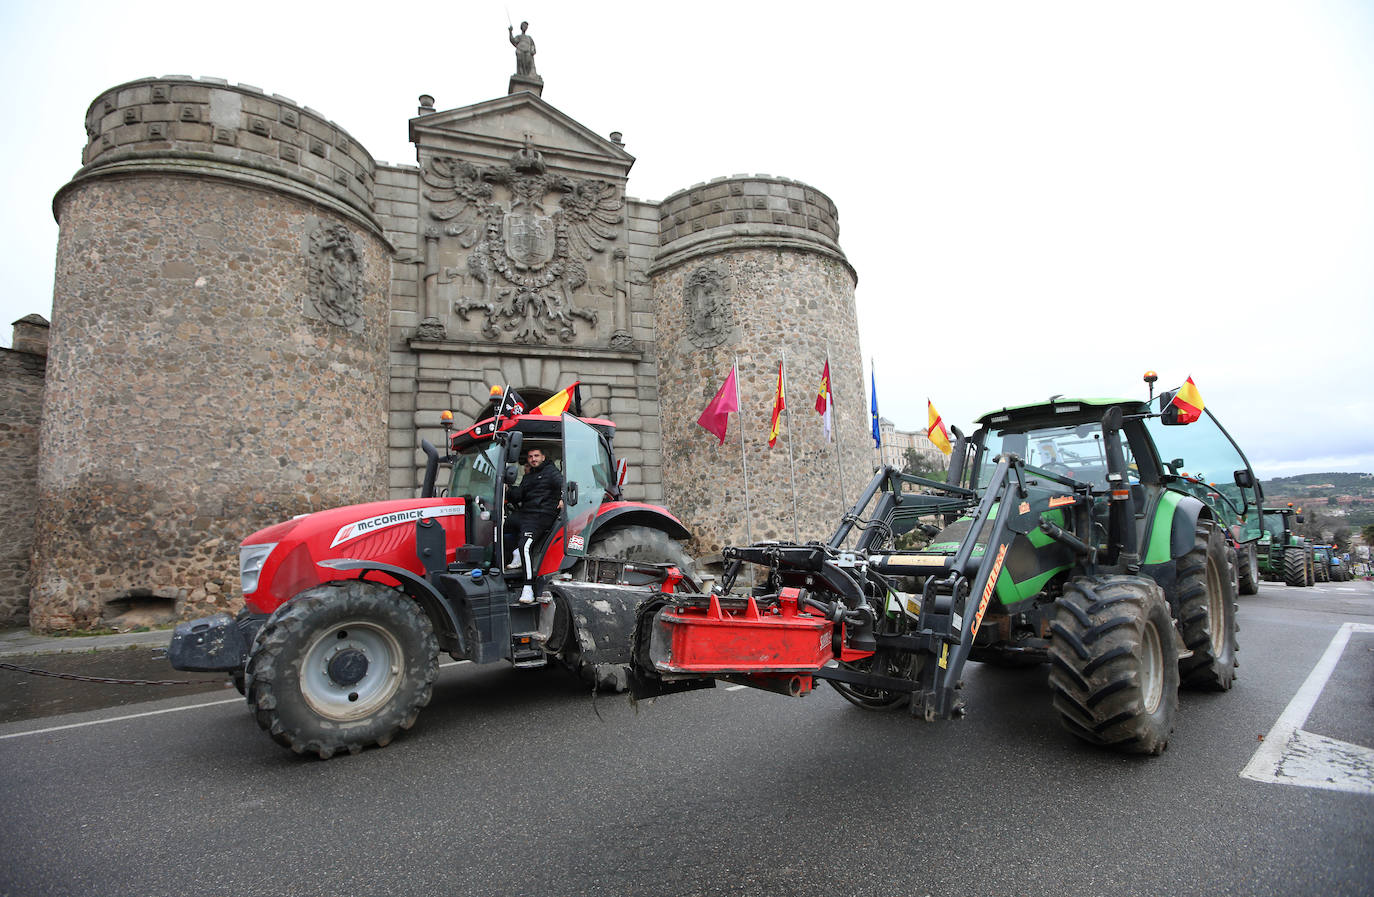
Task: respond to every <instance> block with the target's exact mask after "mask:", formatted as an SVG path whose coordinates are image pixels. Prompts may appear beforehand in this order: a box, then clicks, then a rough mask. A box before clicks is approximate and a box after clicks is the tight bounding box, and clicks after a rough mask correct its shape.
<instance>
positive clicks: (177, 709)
mask: <svg viewBox="0 0 1374 897" xmlns="http://www.w3.org/2000/svg"><path fill="white" fill-rule="evenodd" d="M242 700H243V698H225V699H224V700H222V701H206V702H205V703H204V704H187V705H186V706H185V707H167V708H165V709H163V710H148V711H145V712H143V713H129V714H126V715H124V716H112V717H110V718H109V719H93V720H90V721H88V722H84V723H68V724H67V725H65V726H49V727H48V728H46V729H30V730H29V731H27V732H12V733H11V734H9V735H0V741H4V740H5V739H6V738H23V737H24V736H25V735H43V734H46V733H48V732H61V731H62V730H63V729H81V728H84V727H86V726H101V725H104V724H105V723H118V722H122V721H124V720H126V719H140V718H142V717H145V716H158V715H160V714H163V713H179V712H181V711H182V710H199V709H200V708H202V707H216V706H218V705H220V704H238V703H239V702H241V701H242Z"/></svg>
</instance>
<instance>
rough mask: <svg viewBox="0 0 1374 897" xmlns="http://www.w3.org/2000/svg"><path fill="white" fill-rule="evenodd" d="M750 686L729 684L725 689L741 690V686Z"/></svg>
mask: <svg viewBox="0 0 1374 897" xmlns="http://www.w3.org/2000/svg"><path fill="white" fill-rule="evenodd" d="M748 687H749V686H747V685H727V686H725V690H726V691H739V690H740V689H741V688H748Z"/></svg>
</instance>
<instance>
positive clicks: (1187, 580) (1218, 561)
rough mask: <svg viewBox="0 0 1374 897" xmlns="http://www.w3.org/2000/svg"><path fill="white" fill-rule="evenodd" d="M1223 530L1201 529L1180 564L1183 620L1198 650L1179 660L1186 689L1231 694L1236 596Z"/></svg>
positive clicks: (1187, 641)
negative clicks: (1227, 559) (1228, 565)
mask: <svg viewBox="0 0 1374 897" xmlns="http://www.w3.org/2000/svg"><path fill="white" fill-rule="evenodd" d="M1227 551H1228V547H1227V545H1226V540H1225V539H1224V538H1223V537H1222V535H1221V530H1219V529H1218V528H1217V527H1215V526H1213V525H1211V524H1202V525H1200V526H1198V528H1197V531H1196V533H1195V535H1194V537H1193V549H1192V551H1189V552H1188V553H1187V554H1185V555H1184V556H1183V557H1181V558H1179V561H1178V603H1179V607H1178V620H1179V628H1180V630H1181V631H1182V634H1183V643H1184V644H1185V645H1186V646H1187V647H1188V648H1189V650H1191V651H1192V652H1193V656H1192V657H1185V658H1184V659H1183V660H1181V661H1180V662H1179V675H1180V677H1181V680H1182V683H1183V686H1184V687H1185V688H1197V689H1204V690H1207V691H1226V690H1227V689H1229V688H1230V687H1231V683H1232V682H1234V681H1235V678H1236V650H1237V647H1238V646H1237V643H1236V593H1235V591H1234V590H1233V589H1232V588H1231V578H1230V576H1229V575H1228V574H1229V571H1228V570H1227V567H1226V563H1227V561H1226V554H1227Z"/></svg>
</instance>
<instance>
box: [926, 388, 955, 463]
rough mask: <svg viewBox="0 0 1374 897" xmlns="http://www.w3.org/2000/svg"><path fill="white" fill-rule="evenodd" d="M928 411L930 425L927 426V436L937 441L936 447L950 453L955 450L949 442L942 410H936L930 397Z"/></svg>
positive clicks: (932, 440) (927, 404)
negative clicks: (941, 414) (941, 415)
mask: <svg viewBox="0 0 1374 897" xmlns="http://www.w3.org/2000/svg"><path fill="white" fill-rule="evenodd" d="M926 411H927V416H928V419H929V421H930V425H929V426H928V427H926V436H928V437H929V438H930V441H931V442H933V443H935V447H936V448H937V449H939V450H940V451H942V452H944V453H945V454H946V455H948V454H949V453H950V452H952V451H954V447H953V446H951V445H950V444H949V431H948V430H946V429H945V422H944V420H943V419H942V418H941V417H940V412H938V411H936V410H935V406H934V405H933V404H931V401H930V399H926Z"/></svg>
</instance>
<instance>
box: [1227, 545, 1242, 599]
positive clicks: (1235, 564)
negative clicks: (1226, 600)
mask: <svg viewBox="0 0 1374 897" xmlns="http://www.w3.org/2000/svg"><path fill="white" fill-rule="evenodd" d="M1226 575H1227V577H1228V578H1229V579H1230V580H1231V594H1232V595H1239V594H1240V552H1239V551H1237V550H1236V549H1235V548H1233V547H1231V546H1230V545H1227V546H1226Z"/></svg>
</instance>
